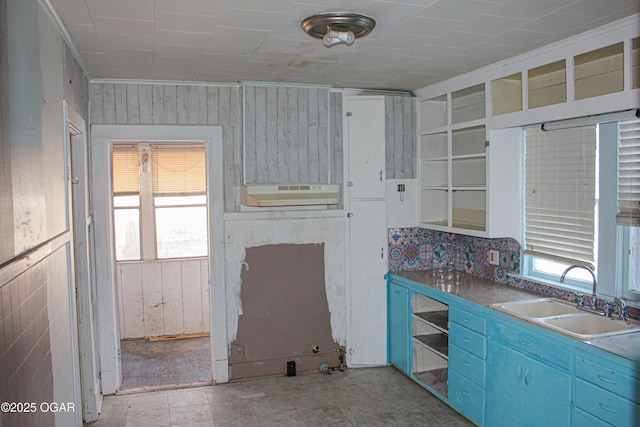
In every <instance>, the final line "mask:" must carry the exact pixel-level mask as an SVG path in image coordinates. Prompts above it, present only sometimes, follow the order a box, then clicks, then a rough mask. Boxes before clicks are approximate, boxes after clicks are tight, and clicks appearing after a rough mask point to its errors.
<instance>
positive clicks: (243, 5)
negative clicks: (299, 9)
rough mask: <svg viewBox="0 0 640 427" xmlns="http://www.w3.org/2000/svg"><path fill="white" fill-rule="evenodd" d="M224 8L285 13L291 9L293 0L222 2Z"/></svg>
mask: <svg viewBox="0 0 640 427" xmlns="http://www.w3.org/2000/svg"><path fill="white" fill-rule="evenodd" d="M221 3H222V5H223V6H224V7H232V8H235V9H245V10H262V11H266V12H284V11H286V10H287V9H289V7H291V3H293V2H292V1H291V0H268V1H264V0H222V2H221Z"/></svg>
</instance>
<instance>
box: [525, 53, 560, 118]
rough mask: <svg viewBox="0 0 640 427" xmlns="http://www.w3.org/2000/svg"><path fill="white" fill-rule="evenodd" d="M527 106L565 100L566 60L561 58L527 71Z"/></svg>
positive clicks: (537, 106) (544, 104)
mask: <svg viewBox="0 0 640 427" xmlns="http://www.w3.org/2000/svg"><path fill="white" fill-rule="evenodd" d="M527 74H528V87H529V96H528V98H529V108H539V107H546V106H547V105H554V104H560V103H562V102H567V61H566V60H564V59H563V60H561V61H556V62H553V63H551V64H547V65H543V66H541V67H536V68H532V69H530V70H529V71H528V73H527Z"/></svg>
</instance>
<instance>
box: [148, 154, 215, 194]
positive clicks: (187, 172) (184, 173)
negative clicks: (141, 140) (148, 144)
mask: <svg viewBox="0 0 640 427" xmlns="http://www.w3.org/2000/svg"><path fill="white" fill-rule="evenodd" d="M152 158H153V160H152V164H153V194H155V195H179V194H182V195H186V194H204V193H205V192H206V189H207V173H206V167H205V166H206V162H205V150H204V147H185V146H162V145H159V146H154V148H153V153H152Z"/></svg>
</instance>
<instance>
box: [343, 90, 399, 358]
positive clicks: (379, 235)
mask: <svg viewBox="0 0 640 427" xmlns="http://www.w3.org/2000/svg"><path fill="white" fill-rule="evenodd" d="M384 103H385V99H384V97H383V96H345V97H343V115H344V116H343V129H344V147H345V149H344V159H345V171H344V172H345V175H344V176H345V192H344V195H345V211H346V212H347V227H346V230H347V231H346V232H347V236H346V239H345V241H346V245H347V250H346V253H347V257H348V259H347V269H346V270H347V278H346V280H347V285H348V286H347V289H348V295H347V313H348V314H347V315H348V319H347V324H348V327H347V351H348V354H347V363H348V365H349V366H375V365H383V364H386V361H387V338H386V330H387V319H386V299H387V297H386V285H385V279H384V275H385V273H386V272H387V270H388V262H387V229H386V202H385V108H384Z"/></svg>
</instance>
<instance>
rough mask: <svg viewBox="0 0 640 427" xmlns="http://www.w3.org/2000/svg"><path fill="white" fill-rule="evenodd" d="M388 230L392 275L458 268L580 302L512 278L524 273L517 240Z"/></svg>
mask: <svg viewBox="0 0 640 427" xmlns="http://www.w3.org/2000/svg"><path fill="white" fill-rule="evenodd" d="M388 231H389V270H390V271H392V272H393V271H406V270H421V269H427V268H439V267H454V268H455V269H456V270H458V271H461V272H464V273H469V274H472V275H474V276H478V277H482V278H484V279H489V280H493V281H496V282H500V283H505V284H508V285H510V286H514V287H517V288H521V289H525V290H528V291H530V292H535V293H538V294H541V295H545V296H550V297H555V298H560V299H564V300H567V301H575V299H576V293H575V292H572V291H568V290H565V289H559V288H555V287H553V286H549V285H545V284H542V283H537V282H532V281H529V280H525V279H522V278H519V277H513V276H508V274H519V273H520V243H518V242H517V241H516V240H514V239H511V238H499V239H485V238H482V237H472V236H465V235H462V234H454V233H445V232H442V231H434V230H429V229H426V228H420V227H411V228H390V229H389V230H388ZM491 250H497V251H499V254H500V257H499V263H498V265H492V264H489V251H491ZM587 300H589V297H587ZM587 302H590V301H587ZM602 304H603V301H602V300H601V299H598V308H601V309H602V308H603V306H602ZM627 315H628V317H630V318H633V319H640V309H637V308H634V307H628V308H627Z"/></svg>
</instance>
